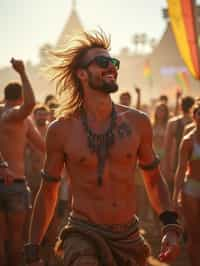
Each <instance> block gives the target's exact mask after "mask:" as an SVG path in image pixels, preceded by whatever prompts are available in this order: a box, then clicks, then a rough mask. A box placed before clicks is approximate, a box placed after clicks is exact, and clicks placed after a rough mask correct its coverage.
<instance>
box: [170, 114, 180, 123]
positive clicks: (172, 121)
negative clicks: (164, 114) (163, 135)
mask: <svg viewBox="0 0 200 266" xmlns="http://www.w3.org/2000/svg"><path fill="white" fill-rule="evenodd" d="M180 119H182V116H181V115H179V116H174V117H171V118H170V119H169V120H168V124H171V125H176V123H177V122H178V121H179V120H180Z"/></svg>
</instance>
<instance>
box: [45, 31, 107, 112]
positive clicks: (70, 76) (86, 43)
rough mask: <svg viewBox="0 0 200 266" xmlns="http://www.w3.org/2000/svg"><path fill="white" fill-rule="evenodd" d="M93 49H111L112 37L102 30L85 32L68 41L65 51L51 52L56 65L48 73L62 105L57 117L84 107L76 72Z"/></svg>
mask: <svg viewBox="0 0 200 266" xmlns="http://www.w3.org/2000/svg"><path fill="white" fill-rule="evenodd" d="M92 48H103V49H107V50H108V49H110V36H107V35H106V34H105V33H104V32H103V31H102V30H99V31H90V32H86V31H84V32H81V33H79V34H77V35H74V36H73V37H72V38H71V39H70V40H68V41H67V44H66V47H65V48H64V49H60V50H55V51H51V55H53V60H54V64H52V65H51V66H50V68H48V72H49V74H50V76H51V78H52V80H54V81H55V82H56V92H57V94H58V98H59V103H60V105H59V108H58V109H57V112H56V117H60V116H65V117H66V116H70V115H72V114H73V113H74V112H76V111H77V110H79V108H80V107H81V106H82V104H83V90H82V86H81V83H80V80H79V79H78V78H77V76H76V71H77V69H79V68H80V66H81V64H82V63H83V58H84V56H85V55H86V53H87V52H88V50H90V49H92Z"/></svg>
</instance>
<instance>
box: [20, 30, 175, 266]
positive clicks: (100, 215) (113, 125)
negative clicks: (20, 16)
mask: <svg viewBox="0 0 200 266" xmlns="http://www.w3.org/2000/svg"><path fill="white" fill-rule="evenodd" d="M74 38H75V40H72V41H69V47H67V48H66V49H65V50H64V51H63V52H61V53H59V52H58V53H57V56H58V59H59V58H60V59H61V61H60V65H59V66H58V67H56V68H55V71H58V72H56V73H55V75H56V76H57V77H59V78H60V81H61V82H59V83H58V84H60V85H61V87H59V89H60V91H63V92H64V95H66V96H67V97H66V98H63V105H62V104H61V105H60V115H61V117H60V118H58V119H57V120H56V121H55V122H53V123H52V124H51V125H50V126H49V128H48V131H47V137H46V147H47V151H46V160H45V165H44V169H43V171H42V177H43V183H42V185H41V187H40V190H39V193H38V197H37V200H36V202H35V205H34V210H33V219H32V225H31V228H30V239H29V240H30V242H29V243H27V245H26V246H25V257H26V262H27V263H28V264H31V265H39V264H40V262H39V245H40V243H41V241H42V239H43V237H44V235H45V233H46V230H47V227H48V225H49V223H50V221H51V218H52V216H53V213H54V210H55V206H56V201H57V195H58V190H59V185H60V175H61V171H62V169H63V166H64V165H66V168H67V171H68V173H69V177H70V183H71V191H72V212H71V215H70V217H69V221H68V224H67V226H66V227H65V229H64V230H63V231H62V233H61V235H60V243H59V245H57V251H58V252H60V254H61V255H63V259H64V265H65V266H69V265H70V266H77V265H79V266H83V265H109V266H114V265H130V266H133V265H136V264H137V265H140V266H144V265H146V259H147V256H148V255H149V249H148V246H147V245H146V243H145V242H144V239H143V238H142V237H141V235H140V233H139V230H138V219H137V217H136V216H135V212H136V200H135V197H134V195H135V185H134V175H133V171H134V169H135V167H136V164H137V162H138V161H139V164H140V166H141V168H143V170H144V182H145V185H146V189H147V192H148V194H149V198H150V200H151V203H152V205H153V207H154V209H155V210H156V211H157V213H158V214H159V215H160V219H161V220H162V222H163V223H164V224H165V226H164V230H163V238H162V249H161V254H160V259H161V260H163V261H171V260H173V259H175V258H176V256H177V255H178V253H179V244H178V240H179V237H180V226H179V225H178V224H177V221H176V220H177V219H176V218H177V217H176V216H177V215H176V213H174V212H173V211H172V209H171V203H170V199H169V194H168V191H167V186H166V184H165V182H164V180H163V179H162V177H161V176H160V172H159V170H158V160H157V159H156V157H155V153H154V152H153V150H152V129H151V126H150V121H149V119H148V117H147V116H146V115H145V114H144V113H142V112H140V111H138V110H136V109H131V108H128V107H125V106H120V105H117V104H114V103H112V100H111V96H110V93H112V92H115V91H117V89H118V85H117V82H116V79H117V73H118V69H119V60H117V59H115V58H112V57H111V56H110V54H109V52H108V49H109V47H110V40H109V39H108V37H107V36H106V35H105V34H104V33H103V32H102V31H101V32H98V31H95V32H83V33H82V34H80V35H76V36H75V37H74ZM62 84H64V86H62ZM66 91H67V92H68V93H67V94H66ZM69 95H70V96H71V97H69Z"/></svg>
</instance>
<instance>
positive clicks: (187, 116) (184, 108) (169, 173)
mask: <svg viewBox="0 0 200 266" xmlns="http://www.w3.org/2000/svg"><path fill="white" fill-rule="evenodd" d="M194 102H195V100H194V98H193V97H191V96H185V97H183V98H182V100H181V114H180V115H178V116H175V117H173V118H171V119H169V120H168V124H167V129H166V134H165V139H164V150H165V156H164V159H163V165H164V166H163V168H164V176H165V178H166V180H167V182H168V185H169V188H170V192H171V193H172V191H173V183H174V181H173V177H174V174H175V171H176V167H177V162H178V149H179V145H180V142H181V139H182V136H183V132H184V127H185V126H186V125H188V124H189V123H191V122H192V106H193V105H194Z"/></svg>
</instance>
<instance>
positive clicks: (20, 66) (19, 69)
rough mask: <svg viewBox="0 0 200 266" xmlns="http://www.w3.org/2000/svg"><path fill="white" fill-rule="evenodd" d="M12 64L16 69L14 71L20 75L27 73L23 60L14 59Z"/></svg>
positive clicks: (11, 61)
mask: <svg viewBox="0 0 200 266" xmlns="http://www.w3.org/2000/svg"><path fill="white" fill-rule="evenodd" d="M10 63H11V64H12V67H13V68H14V70H15V71H16V72H17V73H19V74H20V75H21V74H23V73H24V72H25V67H24V63H23V61H22V60H16V59H14V58H12V59H11V60H10Z"/></svg>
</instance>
